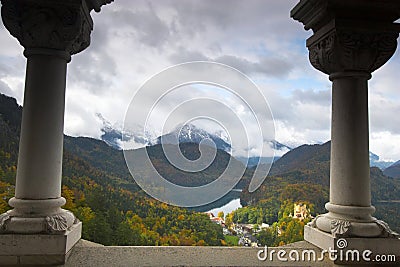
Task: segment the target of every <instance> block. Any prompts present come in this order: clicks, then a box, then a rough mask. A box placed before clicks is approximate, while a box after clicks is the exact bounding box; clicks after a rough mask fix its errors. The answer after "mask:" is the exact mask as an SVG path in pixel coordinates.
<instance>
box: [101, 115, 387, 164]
mask: <svg viewBox="0 0 400 267" xmlns="http://www.w3.org/2000/svg"><path fill="white" fill-rule="evenodd" d="M96 116H97V117H98V118H99V119H100V120H101V122H102V123H103V127H102V129H101V130H102V132H103V134H102V135H101V139H102V140H103V141H104V142H106V143H107V144H108V145H109V146H112V147H114V148H116V149H121V144H122V133H123V130H122V127H121V126H118V125H112V124H111V123H110V122H109V121H107V120H106V119H105V118H104V117H103V116H102V115H101V114H99V113H98V114H96ZM124 136H125V138H126V139H128V140H132V141H134V142H135V144H136V147H135V148H139V147H144V146H152V145H156V144H160V143H161V136H156V135H155V134H153V133H145V134H143V133H127V132H124ZM162 139H163V141H164V143H166V144H176V140H178V141H179V143H189V142H193V143H200V142H201V140H204V139H211V140H212V141H213V142H214V143H215V145H216V147H217V148H218V149H221V150H224V151H226V152H228V153H231V150H232V147H231V145H230V144H229V140H228V138H227V137H226V136H225V135H223V133H221V132H215V133H209V132H207V131H205V130H203V129H201V128H199V127H197V126H195V125H193V124H186V125H184V126H183V127H176V128H175V129H174V130H173V131H172V132H170V133H168V134H165V135H164V136H163V137H162ZM269 143H270V146H271V148H273V149H274V151H275V157H274V161H275V160H277V159H279V157H280V156H282V155H284V154H285V153H287V152H289V151H290V150H292V148H291V147H290V146H288V145H285V144H282V143H280V142H278V141H276V140H272V141H270V142H269ZM235 157H236V156H235ZM236 158H237V159H238V160H240V161H242V162H243V163H246V162H247V164H248V166H249V167H252V166H255V165H257V164H258V163H265V162H270V161H271V160H272V159H271V158H270V157H261V158H260V157H249V158H247V157H240V156H239V157H236ZM369 159H370V165H371V167H373V166H375V167H378V168H380V169H382V170H384V169H385V168H387V167H389V166H390V165H392V164H393V162H389V161H381V160H380V158H379V156H378V155H376V154H374V153H373V152H370V153H369Z"/></svg>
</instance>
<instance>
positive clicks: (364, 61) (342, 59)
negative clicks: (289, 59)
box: [290, 0, 400, 74]
mask: <svg viewBox="0 0 400 267" xmlns="http://www.w3.org/2000/svg"><path fill="white" fill-rule="evenodd" d="M290 15H291V17H292V18H293V19H295V20H297V21H300V22H301V23H303V24H304V28H305V29H306V30H309V29H312V30H313V32H314V34H313V35H312V36H311V37H310V38H309V39H308V40H307V48H308V49H309V59H310V62H311V64H312V65H313V66H314V67H315V68H316V69H318V70H320V71H322V72H324V73H326V74H333V73H337V72H347V71H356V72H366V73H372V72H373V71H375V70H376V69H378V68H380V67H381V66H382V65H383V64H385V63H386V62H387V61H388V60H389V59H390V57H391V56H392V55H393V54H394V52H395V51H396V47H397V37H398V33H399V32H400V25H399V24H397V23H395V22H394V21H396V20H397V19H398V17H399V16H400V1H398V0H386V1H384V2H382V1H376V0H355V1H347V0H300V2H299V3H298V4H297V5H296V6H295V7H294V8H293V9H292V10H291V13H290Z"/></svg>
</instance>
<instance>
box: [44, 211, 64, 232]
mask: <svg viewBox="0 0 400 267" xmlns="http://www.w3.org/2000/svg"><path fill="white" fill-rule="evenodd" d="M46 224H47V229H48V231H50V232H64V231H66V230H67V229H68V222H67V218H66V216H64V215H62V214H56V215H52V216H47V217H46Z"/></svg>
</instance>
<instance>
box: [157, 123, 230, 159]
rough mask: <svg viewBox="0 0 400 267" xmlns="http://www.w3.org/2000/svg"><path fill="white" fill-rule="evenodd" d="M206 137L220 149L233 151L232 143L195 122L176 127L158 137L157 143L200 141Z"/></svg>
mask: <svg viewBox="0 0 400 267" xmlns="http://www.w3.org/2000/svg"><path fill="white" fill-rule="evenodd" d="M204 139H211V140H212V141H213V142H214V143H215V146H216V147H217V148H218V149H221V150H224V151H225V152H228V153H230V152H231V145H230V144H229V143H227V142H225V141H224V140H223V139H222V138H221V137H219V136H217V135H216V134H211V133H209V132H206V131H205V130H203V129H200V128H198V127H196V126H195V125H193V124H185V125H184V126H183V127H176V128H175V130H173V131H172V132H170V133H168V134H165V135H163V136H160V137H158V138H157V144H161V141H163V142H164V144H173V145H176V144H177V142H176V141H178V143H200V142H201V141H202V140H204Z"/></svg>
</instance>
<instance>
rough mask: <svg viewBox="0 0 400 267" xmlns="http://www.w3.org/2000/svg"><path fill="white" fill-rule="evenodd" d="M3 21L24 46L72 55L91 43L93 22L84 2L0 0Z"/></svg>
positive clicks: (74, 0)
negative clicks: (60, 51)
mask: <svg viewBox="0 0 400 267" xmlns="http://www.w3.org/2000/svg"><path fill="white" fill-rule="evenodd" d="M1 3H2V8H1V15H2V19H3V23H4V25H5V27H6V28H7V30H8V31H10V33H11V35H13V36H14V37H15V38H17V39H18V41H19V42H20V43H21V45H22V46H24V47H25V48H26V49H29V48H40V49H55V50H62V51H65V52H67V53H69V54H75V53H78V52H80V51H82V50H84V49H85V48H86V47H88V46H89V44H90V33H91V31H92V29H93V21H92V19H91V17H90V14H89V12H90V9H89V8H88V7H87V5H86V2H85V1H79V0H69V1H52V0H1Z"/></svg>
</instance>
